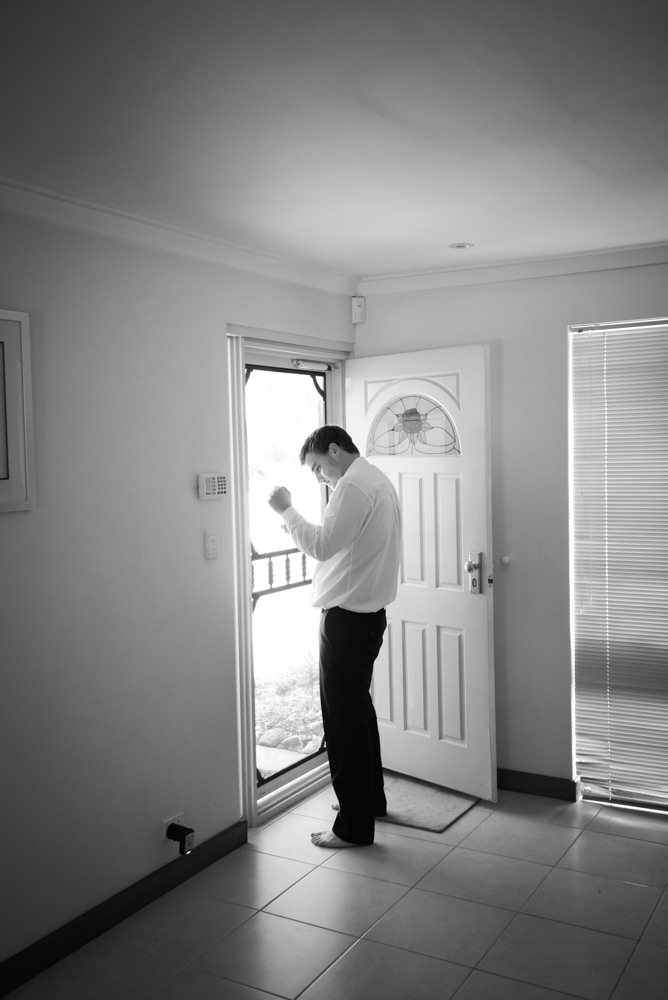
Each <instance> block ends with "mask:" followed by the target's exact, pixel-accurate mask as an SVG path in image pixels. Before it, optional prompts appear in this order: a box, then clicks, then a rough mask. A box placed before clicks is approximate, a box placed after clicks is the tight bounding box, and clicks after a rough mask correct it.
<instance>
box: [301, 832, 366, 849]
mask: <svg viewBox="0 0 668 1000" xmlns="http://www.w3.org/2000/svg"><path fill="white" fill-rule="evenodd" d="M311 843H312V844H315V845H316V847H334V848H336V849H338V848H339V847H359V844H353V843H351V842H350V841H349V840H341V838H340V837H337V836H336V834H335V833H333V832H332V831H331V830H322V831H321V832H320V833H312V834H311Z"/></svg>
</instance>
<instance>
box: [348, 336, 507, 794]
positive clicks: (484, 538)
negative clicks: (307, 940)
mask: <svg viewBox="0 0 668 1000" xmlns="http://www.w3.org/2000/svg"><path fill="white" fill-rule="evenodd" d="M486 367H487V366H486V355H485V350H484V348H483V347H481V346H474V347H466V348H444V349H438V350H434V351H417V352H410V353H407V354H395V355H387V356H384V357H374V358H364V359H359V360H354V361H348V362H346V427H347V429H348V431H349V433H350V435H351V437H352V438H353V440H354V441H355V443H356V444H357V446H358V448H359V449H360V452H361V453H362V454H363V455H365V456H366V457H367V458H369V460H370V461H371V462H373V463H374V464H376V465H377V466H378V467H379V468H381V469H382V470H383V471H384V472H385V473H386V475H387V476H389V478H390V479H391V480H392V482H393V483H394V485H395V488H396V490H397V493H398V495H399V501H400V505H401V515H402V559H401V570H400V578H399V592H398V596H397V600H396V601H395V602H394V604H392V605H390V607H389V608H388V623H389V624H388V633H387V635H386V638H385V642H384V644H383V649H382V651H381V655H380V657H379V659H378V662H377V664H376V667H375V670H374V688H373V691H374V701H375V704H376V712H377V715H378V720H379V728H380V733H381V742H382V749H383V761H384V763H385V766H386V767H388V768H390V769H392V770H394V771H398V772H400V773H403V774H408V775H412V776H414V777H417V778H422V779H424V780H427V781H431V782H435V783H437V784H439V785H442V786H445V787H449V788H452V789H456V790H459V791H463V792H468V793H470V794H475V795H479V796H482V797H483V798H486V799H492V800H493V799H495V798H496V749H495V731H494V676H493V652H492V650H493V646H492V626H493V618H492V595H491V586H490V585H488V584H487V577H488V576H489V575H491V569H492V545H491V502H490V489H489V479H490V477H489V440H488V423H487V409H488V407H487V379H486ZM478 552H481V553H483V573H482V577H481V579H482V581H483V586H482V587H481V588H480V592H476V591H475V590H473V591H472V590H471V588H470V587H469V572H468V571H467V569H466V568H465V564H466V561H467V559H468V558H469V553H478Z"/></svg>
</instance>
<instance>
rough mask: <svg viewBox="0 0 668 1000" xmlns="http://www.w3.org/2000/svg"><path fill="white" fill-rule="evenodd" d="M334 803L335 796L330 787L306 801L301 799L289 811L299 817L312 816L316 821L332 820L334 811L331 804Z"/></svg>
mask: <svg viewBox="0 0 668 1000" xmlns="http://www.w3.org/2000/svg"><path fill="white" fill-rule="evenodd" d="M335 802H336V795H335V794H334V789H333V788H332V786H331V785H328V786H327V788H324V789H322V791H320V792H317V793H316V794H315V795H312V796H311V797H310V798H308V799H303V800H302V801H301V802H299V803H298V804H297V805H296V806H295V807H294V808H293V809H292V810H291V811H292V812H293V813H297V814H298V815H299V816H313V817H315V818H316V819H324V820H332V819H333V817H334V810H333V809H332V804H333V803H335Z"/></svg>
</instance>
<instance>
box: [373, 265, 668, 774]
mask: <svg viewBox="0 0 668 1000" xmlns="http://www.w3.org/2000/svg"><path fill="white" fill-rule="evenodd" d="M369 284H370V285H371V283H369ZM365 291H366V295H367V300H366V306H367V321H366V323H365V324H363V325H360V326H359V327H358V328H357V351H356V354H357V356H359V357H363V356H371V355H376V354H383V353H387V354H390V353H396V352H401V351H407V350H420V349H426V348H431V347H438V346H444V345H448V344H452V345H454V344H471V343H486V344H489V346H490V355H491V407H492V423H493V431H492V449H493V487H492V492H493V534H494V554H495V569H494V579H495V583H494V614H495V664H496V706H497V743H498V765H499V767H502V768H509V769H512V770H517V771H528V772H532V773H536V774H544V775H550V776H554V777H564V778H571V777H572V776H573V763H572V725H571V665H570V632H569V577H568V336H567V327H568V325H569V324H574V323H590V322H591V323H593V322H607V321H613V320H627V319H638V318H647V317H654V316H666V315H668V266H666V265H657V266H646V267H635V268H625V269H619V270H610V271H601V272H594V273H588V274H579V275H568V276H559V277H550V278H535V279H531V280H522V281H507V282H497V283H491V284H486V285H483V284H476V285H468V286H459V287H452V288H442V289H437V290H432V291H420V292H401V293H399V292H397V293H395V294H373V293H372V291H371V292H370V291H369V290H368V289H366V290H365ZM502 554H507V555H509V556H510V557H511V560H512V561H511V563H510V565H509V566H508V567H507V568H506V567H503V566H502V565H501V564H500V562H499V556H500V555H502Z"/></svg>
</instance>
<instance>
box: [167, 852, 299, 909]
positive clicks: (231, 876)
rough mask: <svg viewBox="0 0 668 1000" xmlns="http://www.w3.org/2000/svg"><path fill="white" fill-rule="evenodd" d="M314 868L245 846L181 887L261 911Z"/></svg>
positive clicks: (185, 891)
mask: <svg viewBox="0 0 668 1000" xmlns="http://www.w3.org/2000/svg"><path fill="white" fill-rule="evenodd" d="M313 868H314V866H313V865H309V864H307V863H306V862H304V861H293V860H291V859H290V858H281V857H277V856H276V855H273V854H264V853H263V852H262V851H258V850H254V849H253V848H252V847H249V846H248V845H244V846H243V847H238V848H237V849H236V850H235V851H233V852H232V853H231V854H228V855H227V856H226V857H225V858H223V859H222V860H221V861H217V862H216V863H215V864H213V865H211V866H210V867H209V868H205V869H204V871H203V872H200V874H199V875H196V876H195V877H194V878H192V879H189V880H188V881H187V882H186V883H185V884H184V885H183V886H182V887H181V889H182V890H183V891H184V893H191V894H193V895H200V896H215V897H216V898H218V899H224V900H226V901H227V902H228V903H238V904H239V905H241V906H252V907H254V908H255V909H256V910H261V909H262V907H263V906H266V905H267V903H269V902H271V900H272V899H274V898H275V897H276V896H279V895H280V894H281V893H282V892H285V890H286V889H288V888H289V887H290V886H291V885H294V884H295V882H298V881H299V880H300V879H301V878H303V877H304V876H305V875H308V873H309V872H311V871H313ZM177 891H178V890H177Z"/></svg>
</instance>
